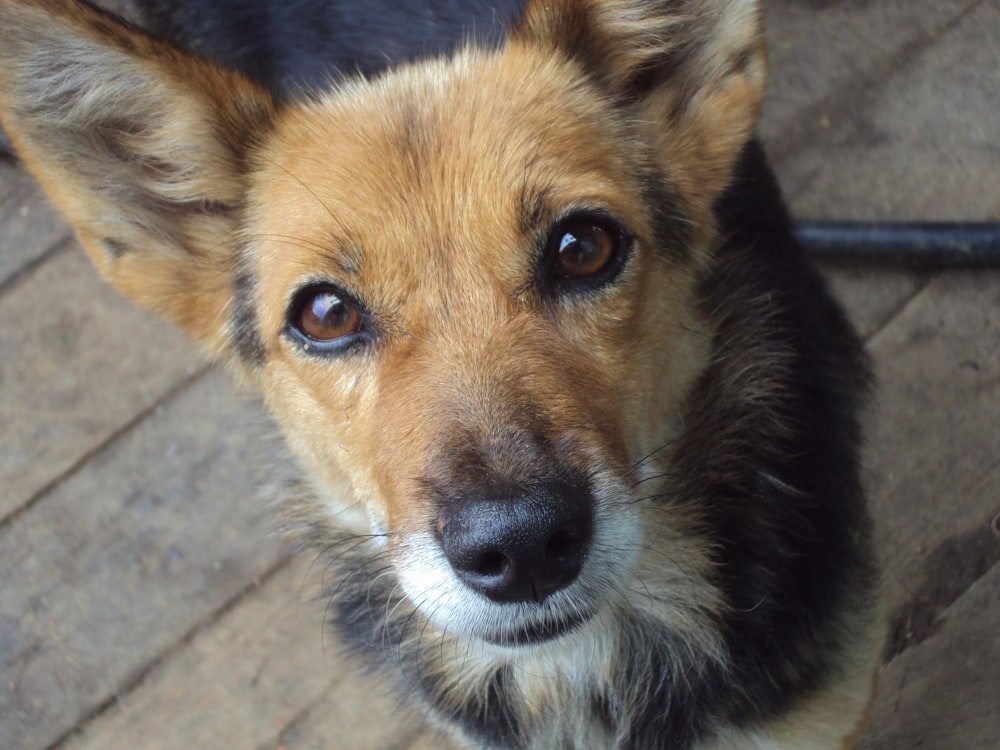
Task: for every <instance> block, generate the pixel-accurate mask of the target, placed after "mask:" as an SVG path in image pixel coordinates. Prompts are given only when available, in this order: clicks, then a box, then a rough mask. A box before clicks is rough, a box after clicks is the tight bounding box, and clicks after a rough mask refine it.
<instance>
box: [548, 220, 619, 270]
mask: <svg viewBox="0 0 1000 750" xmlns="http://www.w3.org/2000/svg"><path fill="white" fill-rule="evenodd" d="M615 251H616V242H615V236H614V235H613V234H612V232H610V231H609V230H608V229H606V228H605V227H603V226H600V225H599V224H596V223H593V222H589V221H581V222H578V223H576V224H574V225H573V226H571V227H569V228H568V229H567V230H564V231H563V234H562V237H561V238H560V239H559V250H558V252H557V255H556V259H557V264H558V267H559V270H560V271H561V272H562V273H563V274H564V275H566V276H571V277H586V276H593V275H594V274H597V273H600V272H601V271H603V270H604V269H605V268H606V267H607V266H608V265H609V264H610V262H611V261H612V259H613V258H614V257H615Z"/></svg>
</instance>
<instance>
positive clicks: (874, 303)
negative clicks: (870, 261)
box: [821, 264, 928, 339]
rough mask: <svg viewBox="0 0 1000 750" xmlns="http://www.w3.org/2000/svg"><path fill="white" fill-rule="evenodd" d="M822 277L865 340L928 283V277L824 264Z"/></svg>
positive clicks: (911, 273)
mask: <svg viewBox="0 0 1000 750" xmlns="http://www.w3.org/2000/svg"><path fill="white" fill-rule="evenodd" d="M821 270H822V272H823V275H824V276H825V277H826V280H827V281H828V282H829V284H830V287H831V289H832V290H833V293H834V294H835V295H836V296H837V298H838V299H839V300H840V301H841V303H842V304H843V306H844V309H845V310H846V311H847V315H848V317H849V318H850V319H851V322H852V323H853V324H854V327H855V328H856V329H857V330H858V333H860V334H861V336H862V337H863V338H865V339H868V338H870V337H871V336H873V335H875V333H877V332H878V331H879V329H881V328H882V326H884V325H885V324H886V323H887V322H888V321H889V320H890V319H891V318H892V316H893V315H895V314H896V313H897V312H899V311H900V309H901V308H902V307H903V305H904V304H906V302H907V300H909V299H911V298H912V297H913V295H914V294H916V293H917V292H918V291H920V289H921V288H922V287H923V286H924V285H925V284H926V283H927V278H928V276H927V274H924V273H917V272H913V271H906V270H905V269H891V268H859V267H856V266H854V267H847V266H843V265H834V264H825V265H823V266H821Z"/></svg>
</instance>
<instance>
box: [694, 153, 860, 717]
mask: <svg viewBox="0 0 1000 750" xmlns="http://www.w3.org/2000/svg"><path fill="white" fill-rule="evenodd" d="M719 214H720V218H721V220H722V226H723V232H724V233H725V234H726V235H727V236H728V237H729V242H728V243H727V245H726V246H725V247H724V248H723V250H722V254H721V259H720V264H719V267H718V268H717V269H716V270H715V271H714V272H713V273H712V275H711V277H710V278H707V279H706V280H705V282H704V284H703V286H702V292H701V293H702V300H703V302H702V306H703V309H704V311H705V314H706V315H709V316H711V317H713V318H714V319H715V320H716V321H717V325H718V333H717V335H716V337H715V340H714V350H713V355H712V356H713V362H714V363H713V365H712V366H711V367H710V368H709V370H708V371H707V372H706V373H705V375H704V376H703V377H702V379H701V381H700V382H699V383H698V385H697V386H696V389H695V392H694V393H693V395H692V398H691V408H690V411H689V415H688V418H686V420H685V422H686V424H688V425H689V426H688V428H687V429H686V431H685V433H684V435H682V437H681V438H680V439H679V440H678V446H679V447H678V449H677V451H676V456H675V460H676V462H677V468H678V476H679V477H681V486H680V487H679V488H678V490H677V496H679V497H686V498H690V501H691V502H693V503H696V505H697V507H698V509H699V510H700V512H701V513H703V514H704V517H705V519H706V525H707V528H708V531H709V533H710V535H711V538H712V539H713V543H714V544H715V545H716V549H717V550H718V552H717V560H718V563H719V566H720V567H719V574H718V579H717V581H716V583H717V585H718V586H719V587H720V589H721V590H722V591H723V593H724V594H725V597H726V599H727V601H728V603H729V608H728V610H727V611H728V612H729V614H727V615H726V616H725V617H724V618H723V621H722V622H721V623H720V625H721V629H722V633H723V635H724V638H725V641H726V645H727V649H728V651H729V653H730V654H731V658H732V668H733V674H732V675H731V677H730V679H731V680H732V681H733V683H734V684H735V685H736V686H737V687H738V688H739V690H737V691H734V692H733V693H731V696H730V701H729V703H728V705H727V706H726V707H725V715H726V717H727V718H728V719H729V720H731V721H733V722H735V723H737V724H742V723H746V722H750V721H754V720H756V719H760V718H765V717H768V716H772V715H775V714H777V713H779V712H781V711H782V710H784V709H787V708H789V707H790V705H791V703H792V702H793V701H794V700H795V698H796V697H799V696H803V695H806V694H808V693H809V691H810V690H811V689H814V688H816V687H819V686H820V685H821V684H822V681H823V680H824V679H825V678H827V677H829V675H830V674H831V672H832V671H833V669H834V664H835V662H836V660H837V658H838V656H837V654H838V651H839V650H840V649H841V648H842V647H843V639H844V636H845V633H844V632H843V628H844V624H843V623H842V622H841V620H840V619H839V616H840V615H841V614H842V613H844V612H845V611H856V610H858V609H861V608H862V607H861V606H860V605H862V603H863V602H862V601H860V600H852V599H851V597H852V596H854V597H861V598H863V597H864V596H866V595H870V593H871V586H872V585H873V581H874V573H873V565H872V561H871V560H870V558H869V554H868V545H867V540H868V536H869V533H870V531H869V520H868V516H867V512H866V510H865V504H864V499H863V496H862V491H861V488H860V483H859V479H858V458H857V455H856V453H857V445H858V443H859V426H858V422H857V411H858V409H859V406H860V404H859V399H860V397H861V394H862V393H863V391H864V388H865V386H866V384H867V382H868V376H867V370H866V367H865V359H864V354H863V352H862V349H861V345H860V343H859V341H858V340H857V338H856V336H855V335H854V333H853V332H852V330H851V329H850V327H849V325H848V324H847V322H846V320H845V319H844V317H843V315H842V313H841V312H840V310H839V308H838V307H837V306H836V305H835V304H834V303H833V301H832V300H831V298H830V297H829V294H828V292H827V291H826V289H825V286H824V284H823V282H822V280H821V279H820V278H819V276H818V275H817V274H816V273H815V272H814V271H813V270H812V269H811V268H810V267H808V265H807V264H806V263H805V262H804V260H803V253H802V251H801V249H800V248H799V247H798V246H797V245H796V244H795V242H794V240H793V239H792V238H791V235H790V222H789V220H788V217H787V215H786V213H785V210H784V208H783V206H782V204H781V201H780V195H779V192H778V189H777V185H776V183H775V182H774V179H773V177H772V176H771V174H770V172H769V170H768V169H767V167H766V164H765V162H764V159H763V156H762V154H761V152H760V150H759V149H758V147H757V146H756V145H752V146H751V147H750V148H749V149H748V151H747V153H746V154H745V157H744V160H743V164H742V168H741V170H740V172H739V173H738V177H737V180H736V182H735V183H734V187H733V188H732V189H731V190H730V192H729V193H728V194H727V195H726V196H725V197H724V199H723V201H722V202H721V204H720V206H719ZM866 579H867V580H868V581H869V582H870V585H869V588H868V590H867V591H866V590H865V589H864V587H862V589H861V593H860V594H855V593H852V592H855V591H857V590H858V588H857V582H858V581H859V580H860V581H865V580H866ZM778 634H780V637H778Z"/></svg>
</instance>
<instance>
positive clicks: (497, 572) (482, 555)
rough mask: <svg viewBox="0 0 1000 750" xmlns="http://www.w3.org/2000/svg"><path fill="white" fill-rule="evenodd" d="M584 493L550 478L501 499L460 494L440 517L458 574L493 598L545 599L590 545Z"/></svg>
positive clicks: (564, 582) (573, 571)
mask: <svg viewBox="0 0 1000 750" xmlns="http://www.w3.org/2000/svg"><path fill="white" fill-rule="evenodd" d="M591 518H592V515H591V508H590V495H589V493H588V492H587V491H586V490H582V489H580V488H578V487H575V486H574V485H572V484H569V483H564V482H549V483H545V484H541V485H537V486H535V487H532V488H531V489H530V490H528V491H526V492H522V493H517V494H516V497H513V498H503V499H471V500H469V499H463V500H458V501H455V502H453V503H450V504H448V506H447V507H445V508H443V509H442V511H441V514H440V516H439V524H438V527H439V529H440V530H441V544H442V547H443V548H444V553H445V555H446V556H447V558H448V562H450V563H451V566H452V568H453V569H454V570H455V573H457V574H458V577H459V578H461V579H462V581H464V582H465V584H466V585H467V586H469V587H471V588H473V589H475V590H476V591H479V592H481V593H482V594H484V595H485V596H487V597H489V598H490V599H492V600H493V601H495V602H542V601H544V600H545V598H546V597H547V596H549V595H550V594H553V593H555V592H556V591H558V590H559V589H561V588H565V587H566V586H568V585H569V584H571V583H572V582H573V581H574V580H575V579H576V577H577V575H578V574H579V573H580V568H581V566H582V565H583V560H584V558H585V557H586V555H587V549H588V547H589V546H590V536H591V526H592V520H591Z"/></svg>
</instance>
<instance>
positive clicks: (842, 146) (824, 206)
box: [779, 3, 1000, 221]
mask: <svg viewBox="0 0 1000 750" xmlns="http://www.w3.org/2000/svg"><path fill="white" fill-rule="evenodd" d="M892 4H894V3H890V5H892ZM921 5H923V6H925V5H926V3H921ZM879 6H881V3H873V4H872V7H879ZM915 15H916V14H915ZM816 28H817V30H819V29H820V28H821V27H820V26H819V25H817V27H816ZM822 33H823V34H829V31H828V30H825V29H824V30H823V32H822ZM997 39H1000V13H998V12H997V9H996V7H995V6H991V5H988V4H985V3H979V4H977V7H975V8H974V10H973V11H971V12H970V13H968V14H967V15H965V16H964V17H962V20H961V22H960V23H958V24H957V25H956V26H955V27H954V28H952V29H950V30H949V31H948V32H947V33H945V34H943V35H942V36H941V37H940V38H939V39H938V40H937V41H936V42H935V43H934V44H933V45H932V46H931V47H929V48H928V49H927V50H926V51H925V52H924V53H923V54H921V55H919V56H918V57H916V58H914V59H913V60H911V61H910V62H909V64H908V65H906V66H904V67H901V68H900V69H899V70H898V71H897V72H896V73H895V74H894V75H892V76H891V77H889V78H888V79H886V80H884V81H882V82H880V83H879V84H878V85H877V86H873V87H871V88H870V89H869V90H865V91H863V92H854V94H853V95H852V97H851V98H850V105H851V106H850V107H849V108H847V109H845V110H844V111H843V112H842V113H840V114H839V115H838V116H837V118H835V119H834V120H833V121H831V122H830V127H829V128H828V129H827V130H825V131H823V132H821V133H818V134H816V137H814V138H813V140H812V141H810V142H809V148H808V149H807V150H803V151H802V152H800V153H798V154H796V155H795V158H794V160H792V161H788V160H786V159H782V160H779V165H780V173H781V175H782V178H783V183H784V184H785V185H786V187H787V189H788V191H789V194H790V198H791V200H790V204H791V208H792V212H793V213H794V214H795V215H796V216H798V217H818V218H841V219H873V220H886V219H889V218H895V219H911V220H920V221H960V220H989V219H993V218H997V217H998V216H1000V214H998V213H997V209H998V206H997V200H998V198H997V196H998V195H1000V151H998V150H997V148H996V144H997V143H998V142H1000V117H998V116H997V115H996V112H997V105H996V98H997V96H998V95H997V94H996V90H997V81H998V80H1000V56H998V55H997V52H996V40H997ZM985 92H993V99H992V100H990V99H989V97H988V96H987V95H986V93H985ZM984 97H985V98H984ZM783 135H784V136H785V137H787V134H783Z"/></svg>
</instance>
